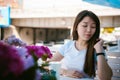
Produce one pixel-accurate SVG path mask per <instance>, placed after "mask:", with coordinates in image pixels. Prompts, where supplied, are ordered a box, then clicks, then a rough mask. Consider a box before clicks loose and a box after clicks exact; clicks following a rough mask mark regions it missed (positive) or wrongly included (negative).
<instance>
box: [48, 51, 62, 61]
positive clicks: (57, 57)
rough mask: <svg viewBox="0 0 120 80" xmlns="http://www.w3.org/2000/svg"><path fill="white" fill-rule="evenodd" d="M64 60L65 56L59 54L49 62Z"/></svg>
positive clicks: (54, 55) (55, 54)
mask: <svg viewBox="0 0 120 80" xmlns="http://www.w3.org/2000/svg"><path fill="white" fill-rule="evenodd" d="M62 58H63V56H62V55H61V54H60V53H59V52H57V53H54V54H53V57H52V58H51V59H49V60H48V61H49V62H51V61H61V60H62Z"/></svg>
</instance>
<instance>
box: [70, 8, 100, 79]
mask: <svg viewBox="0 0 120 80" xmlns="http://www.w3.org/2000/svg"><path fill="white" fill-rule="evenodd" d="M86 16H89V17H90V18H92V19H93V21H94V22H95V23H96V31H95V33H94V35H93V36H92V37H91V39H90V40H88V42H87V43H88V46H87V53H86V59H85V64H84V72H85V73H86V74H88V75H89V76H90V77H92V76H95V59H94V51H95V50H94V44H95V42H96V39H97V38H99V34H100V21H99V18H98V17H97V16H96V15H95V14H94V13H93V12H91V11H88V10H83V11H81V12H80V13H79V14H78V15H77V17H76V18H75V22H74V25H73V31H72V36H73V40H78V32H77V27H78V24H79V23H80V22H81V21H82V20H83V18H84V17H86Z"/></svg>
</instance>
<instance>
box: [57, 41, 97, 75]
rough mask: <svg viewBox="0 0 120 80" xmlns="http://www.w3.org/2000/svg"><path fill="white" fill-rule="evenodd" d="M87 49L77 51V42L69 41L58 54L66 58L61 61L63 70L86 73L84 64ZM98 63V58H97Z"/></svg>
mask: <svg viewBox="0 0 120 80" xmlns="http://www.w3.org/2000/svg"><path fill="white" fill-rule="evenodd" d="M86 51H87V50H86V49H83V50H80V51H79V50H77V49H76V47H75V41H72V40H71V41H69V42H67V43H65V44H64V45H63V46H62V47H61V48H60V49H59V50H58V52H59V53H60V54H61V55H63V56H64V58H63V59H62V61H61V63H62V64H61V68H63V69H71V70H72V69H73V70H76V71H79V72H83V73H84V63H85V56H86ZM95 59H96V61H97V58H96V56H95ZM86 76H87V75H86Z"/></svg>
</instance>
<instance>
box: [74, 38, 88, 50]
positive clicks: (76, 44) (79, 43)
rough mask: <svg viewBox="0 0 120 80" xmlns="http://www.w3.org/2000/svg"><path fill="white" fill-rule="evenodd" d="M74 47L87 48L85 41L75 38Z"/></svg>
mask: <svg viewBox="0 0 120 80" xmlns="http://www.w3.org/2000/svg"><path fill="white" fill-rule="evenodd" d="M75 47H76V48H77V49H78V50H83V49H86V48H87V43H86V42H85V41H81V40H76V42H75Z"/></svg>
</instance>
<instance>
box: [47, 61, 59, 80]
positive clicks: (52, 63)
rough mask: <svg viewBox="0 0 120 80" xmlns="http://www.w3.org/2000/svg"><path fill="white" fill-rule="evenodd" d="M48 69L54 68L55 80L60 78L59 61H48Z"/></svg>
mask: <svg viewBox="0 0 120 80" xmlns="http://www.w3.org/2000/svg"><path fill="white" fill-rule="evenodd" d="M49 69H50V70H54V71H55V72H56V78H57V80H60V69H61V63H60V62H50V63H49Z"/></svg>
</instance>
